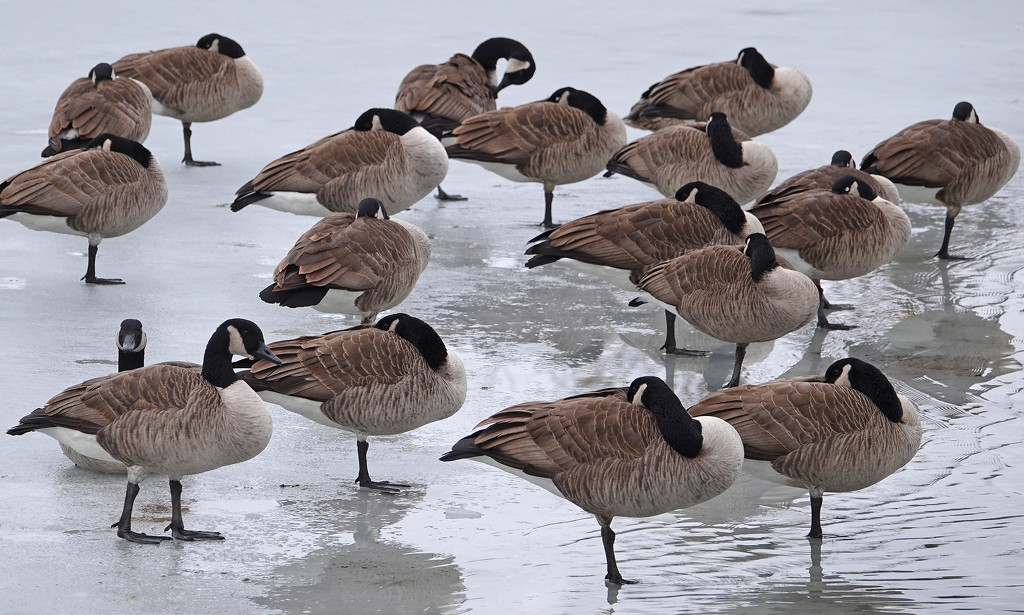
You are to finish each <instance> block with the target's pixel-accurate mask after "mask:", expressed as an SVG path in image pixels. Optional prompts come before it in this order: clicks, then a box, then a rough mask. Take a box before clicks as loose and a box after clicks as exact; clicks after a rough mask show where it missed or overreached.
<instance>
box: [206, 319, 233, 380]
mask: <svg viewBox="0 0 1024 615" xmlns="http://www.w3.org/2000/svg"><path fill="white" fill-rule="evenodd" d="M229 345H230V339H229V337H228V332H227V330H226V329H224V328H223V327H222V328H220V329H217V331H216V332H215V333H214V334H213V337H211V338H210V341H209V343H207V344H206V352H205V353H204V354H203V378H206V380H207V381H208V382H209V383H210V384H212V385H213V386H215V387H220V388H222V389H223V388H226V387H228V386H231V385H232V384H234V383H235V381H237V380H238V376H237V375H235V370H234V368H233V367H232V366H231V351H230V350H228V346H229Z"/></svg>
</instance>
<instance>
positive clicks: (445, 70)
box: [395, 53, 497, 122]
mask: <svg viewBox="0 0 1024 615" xmlns="http://www.w3.org/2000/svg"><path fill="white" fill-rule="evenodd" d="M496 98H497V92H495V88H494V86H492V85H491V84H490V83H489V82H488V81H487V73H486V71H484V69H483V67H482V66H480V64H479V63H477V61H476V60H474V59H473V58H471V57H469V56H467V55H464V54H461V53H459V54H455V55H454V56H452V58H451V59H450V60H448V61H447V62H444V63H442V64H424V65H422V66H417V67H416V68H414V69H412V70H411V71H409V74H408V75H406V76H405V78H404V79H402V83H401V84H400V85H399V86H398V94H397V95H396V96H395V109H397V110H399V111H403V112H405V113H414V112H417V111H418V112H421V113H427V114H430V115H436V116H439V117H445V118H448V119H451V120H453V121H455V122H461V121H463V120H465V119H467V118H470V117H472V116H474V115H477V114H480V113H484V112H485V111H491V110H493V109H494V108H495V107H496V103H495V100H496Z"/></svg>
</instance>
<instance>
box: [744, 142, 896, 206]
mask: <svg viewBox="0 0 1024 615" xmlns="http://www.w3.org/2000/svg"><path fill="white" fill-rule="evenodd" d="M843 175H852V176H853V177H854V178H855V179H856V180H857V181H859V182H865V183H867V184H868V185H869V186H871V188H872V189H873V190H874V191H875V194H877V195H878V196H880V197H882V198H883V199H885V200H886V201H889V202H890V203H892V204H893V205H899V204H900V195H899V192H898V191H897V189H896V185H895V184H893V183H892V182H891V181H889V180H888V179H887V178H885V177H883V176H881V175H872V174H870V173H865V172H864V171H859V170H857V163H855V162H854V161H853V154H851V153H850V152H848V151H846V150H845V149H841V150H836V152H835V153H834V154H832V161H831V162H830V163H829V164H826V165H822V166H820V167H817V168H815V169H809V170H807V171H801V172H799V173H797V174H796V175H793V176H792V177H789V178H787V179H786V180H784V181H783V182H782V183H781V184H779V185H778V186H775V187H774V188H772V189H771V190H769V191H768V192H765V193H764V194H762V195H761V196H759V197H758V198H757V200H756V201H754V205H753V207H757V206H759V205H770V204H773V203H775V202H776V201H784V200H788V199H792V198H793V197H795V196H797V195H798V194H803V193H805V192H811V191H814V190H831V189H832V184H834V183H836V180H837V179H839V178H840V177H842V176H843Z"/></svg>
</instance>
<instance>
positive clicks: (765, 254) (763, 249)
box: [743, 233, 779, 283]
mask: <svg viewBox="0 0 1024 615" xmlns="http://www.w3.org/2000/svg"><path fill="white" fill-rule="evenodd" d="M743 253H744V254H746V255H747V258H749V259H750V277H751V278H753V280H754V282H755V283H757V282H760V281H761V278H763V277H764V275H765V274H766V273H768V272H769V271H771V270H773V269H775V268H776V267H778V266H779V261H778V260H777V259H776V258H775V250H774V249H772V245H771V244H770V243H768V238H767V237H766V236H765V235H764V234H762V233H754V234H752V235H750V236H749V237H747V246H746V248H745V249H744V250H743Z"/></svg>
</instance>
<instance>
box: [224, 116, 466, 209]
mask: <svg viewBox="0 0 1024 615" xmlns="http://www.w3.org/2000/svg"><path fill="white" fill-rule="evenodd" d="M447 174H448V154H446V153H445V151H444V147H443V146H442V145H441V143H440V142H438V140H437V139H435V138H434V137H433V136H431V134H430V133H429V132H427V131H426V129H424V128H423V127H422V126H420V125H419V124H417V123H416V120H414V119H413V118H412V117H411V116H409V115H408V114H406V113H402V112H401V111H395V110H394V109H369V110H367V111H364V112H363V113H362V114H361V115H360V116H359V117H358V118H356V122H355V125H353V127H352V128H349V129H347V130H343V131H341V132H338V133H335V134H333V135H329V136H326V137H324V138H322V139H320V140H319V141H316V142H314V143H311V144H310V145H307V146H306V147H304V148H302V149H300V150H298V151H295V152H292V153H290V154H287V155H285V156H282V157H280V158H278V159H277V160H275V161H273V162H271V163H270V164H268V165H267V166H265V167H263V170H261V171H260V172H259V173H258V174H257V175H256V177H255V178H253V179H252V181H249V182H246V184H245V185H244V186H242V187H241V188H239V189H238V191H237V192H235V200H234V202H233V203H231V211H239V210H240V209H242V208H243V207H245V206H246V205H249V204H251V203H258V204H260V205H263V206H264V207H269V208H271V209H276V210H278V211H284V212H289V213H293V214H301V215H307V216H326V215H327V214H330V213H331V212H348V213H355V212H356V210H357V209H358V208H359V202H360V201H362V200H363V199H365V198H376V199H380V201H381V202H382V203H383V204H384V207H386V208H387V210H388V211H389V212H391V213H392V214H395V213H398V212H400V211H404V210H406V209H408V208H409V207H411V206H412V205H413V204H414V203H416V202H417V201H419V200H420V199H422V198H423V197H425V196H427V195H428V194H430V192H431V191H432V190H433V189H434V188H436V187H437V186H438V185H440V184H441V181H443V180H444V176H445V175H447Z"/></svg>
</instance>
